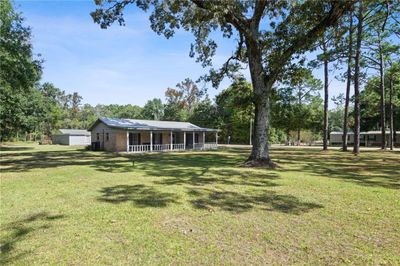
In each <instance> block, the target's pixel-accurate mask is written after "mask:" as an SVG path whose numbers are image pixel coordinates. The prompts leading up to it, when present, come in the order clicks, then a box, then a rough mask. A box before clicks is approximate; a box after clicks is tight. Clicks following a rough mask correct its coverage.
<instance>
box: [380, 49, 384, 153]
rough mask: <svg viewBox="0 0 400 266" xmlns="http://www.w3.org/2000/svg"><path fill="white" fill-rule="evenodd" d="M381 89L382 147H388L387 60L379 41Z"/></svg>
mask: <svg viewBox="0 0 400 266" xmlns="http://www.w3.org/2000/svg"><path fill="white" fill-rule="evenodd" d="M379 53H380V55H379V74H380V75H379V76H380V82H379V90H380V94H381V138H382V140H381V149H382V150H384V149H386V123H385V122H386V114H385V61H384V58H383V51H382V46H381V42H380V41H379Z"/></svg>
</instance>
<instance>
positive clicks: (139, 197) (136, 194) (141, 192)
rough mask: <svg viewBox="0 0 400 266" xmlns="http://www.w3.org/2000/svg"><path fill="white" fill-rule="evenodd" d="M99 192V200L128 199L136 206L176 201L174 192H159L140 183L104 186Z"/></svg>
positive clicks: (155, 205) (157, 205) (109, 201)
mask: <svg viewBox="0 0 400 266" xmlns="http://www.w3.org/2000/svg"><path fill="white" fill-rule="evenodd" d="M100 192H101V193H102V194H103V195H102V196H100V197H99V198H98V200H99V201H103V202H108V203H114V204H116V203H122V202H128V201H130V202H132V203H133V204H134V205H135V206H138V207H166V206H168V205H169V204H171V203H178V202H177V196H176V194H174V193H166V192H159V191H157V190H156V189H154V188H153V187H146V186H145V185H142V184H139V185H132V186H130V185H118V186H113V187H106V188H103V189H102V190H101V191H100Z"/></svg>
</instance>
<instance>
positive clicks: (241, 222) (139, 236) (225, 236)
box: [0, 145, 400, 265]
mask: <svg viewBox="0 0 400 266" xmlns="http://www.w3.org/2000/svg"><path fill="white" fill-rule="evenodd" d="M248 152H249V151H248V150H246V149H225V150H220V151H210V152H182V153H163V154H146V155H137V156H127V155H120V156H118V155H115V154H113V153H102V152H89V151H84V150H79V149H74V148H69V147H61V146H56V145H54V146H36V145H27V146H24V147H22V146H3V147H1V214H0V221H1V232H0V237H1V258H2V262H1V264H20V265H32V264H50V265H54V264H65V265H83V264H119V265H121V264H130V265H135V264H136V265H137V264H147V265H154V264H162V265H164V264H172V265H177V264H179V265H187V264H189V265H198V264H202V265H210V264H223V265H232V264H236V265H243V264H253V265H254V264H255V265H257V264H259V265H261V264H267V263H271V264H285V265H287V264H295V263H296V264H359V265H365V264H374V265H376V264H388V265H396V264H397V265H398V264H400V153H399V152H377V151H368V152H363V153H362V154H361V155H360V156H359V157H354V156H353V155H351V153H342V152H339V151H329V152H321V151H319V150H315V149H283V148H276V149H274V150H273V151H272V157H273V158H274V160H275V161H276V162H278V163H279V165H280V166H281V167H280V168H279V169H276V170H268V169H249V168H243V167H240V163H241V162H243V161H244V160H245V158H246V156H247V155H248Z"/></svg>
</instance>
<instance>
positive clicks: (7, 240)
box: [0, 212, 65, 264]
mask: <svg viewBox="0 0 400 266" xmlns="http://www.w3.org/2000/svg"><path fill="white" fill-rule="evenodd" d="M63 218H65V216H64V215H50V214H49V213H48V212H39V213H36V214H32V215H30V216H28V217H26V218H24V219H21V220H17V221H14V222H11V223H9V224H6V225H4V226H2V228H1V231H3V232H4V233H5V235H6V236H5V237H4V238H3V239H2V240H1V254H0V258H1V259H0V261H1V263H2V264H7V263H13V262H15V261H17V260H18V259H20V258H22V257H24V256H26V255H28V254H29V252H30V251H25V252H20V253H17V254H13V251H14V249H15V246H16V245H17V243H18V242H20V241H23V240H24V239H26V238H27V237H28V236H29V234H31V233H33V232H34V231H37V230H40V229H46V228H50V226H51V225H50V222H51V221H54V220H59V219H63Z"/></svg>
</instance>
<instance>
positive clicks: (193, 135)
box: [192, 131, 196, 150]
mask: <svg viewBox="0 0 400 266" xmlns="http://www.w3.org/2000/svg"><path fill="white" fill-rule="evenodd" d="M194 134H195V133H194V131H193V134H192V138H193V150H194V144H195V143H194V141H195V140H196V139H195V137H194Z"/></svg>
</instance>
